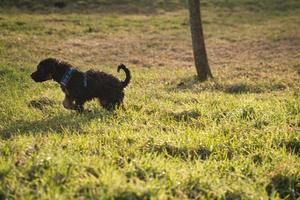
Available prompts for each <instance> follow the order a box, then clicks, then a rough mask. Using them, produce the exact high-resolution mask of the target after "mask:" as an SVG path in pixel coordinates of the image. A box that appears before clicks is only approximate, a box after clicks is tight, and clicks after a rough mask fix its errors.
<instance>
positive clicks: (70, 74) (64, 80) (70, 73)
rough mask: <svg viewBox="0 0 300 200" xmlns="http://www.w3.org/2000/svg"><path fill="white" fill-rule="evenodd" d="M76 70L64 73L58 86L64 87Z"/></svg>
mask: <svg viewBox="0 0 300 200" xmlns="http://www.w3.org/2000/svg"><path fill="white" fill-rule="evenodd" d="M75 71H76V70H75V69H74V68H70V69H69V70H68V71H67V72H66V73H65V75H64V76H63V77H62V79H61V81H60V84H61V85H62V86H64V87H66V86H67V85H68V83H69V81H70V79H71V78H72V75H73V73H74V72H75Z"/></svg>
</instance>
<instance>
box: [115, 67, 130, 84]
mask: <svg viewBox="0 0 300 200" xmlns="http://www.w3.org/2000/svg"><path fill="white" fill-rule="evenodd" d="M121 69H123V70H124V72H125V74H126V78H125V80H124V81H122V85H123V88H125V87H126V86H127V85H128V84H129V82H130V79H131V74H130V71H129V69H128V68H127V67H126V66H125V65H124V64H120V65H119V66H118V72H120V70H121Z"/></svg>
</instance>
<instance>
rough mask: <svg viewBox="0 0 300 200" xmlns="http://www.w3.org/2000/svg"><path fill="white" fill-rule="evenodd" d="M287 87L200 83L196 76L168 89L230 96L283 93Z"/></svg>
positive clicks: (215, 82)
mask: <svg viewBox="0 0 300 200" xmlns="http://www.w3.org/2000/svg"><path fill="white" fill-rule="evenodd" d="M286 88H287V87H286V85H284V84H282V83H272V84H262V83H257V84H249V83H244V82H239V83H222V82H219V81H216V80H210V81H206V82H200V81H199V80H198V79H197V77H196V76H193V77H189V78H185V79H182V80H181V81H179V83H177V84H176V85H175V86H171V87H169V88H167V89H168V90H172V91H178V90H181V91H185V90H191V91H193V92H201V91H220V92H224V93H228V94H244V93H264V92H273V91H283V90H285V89H286Z"/></svg>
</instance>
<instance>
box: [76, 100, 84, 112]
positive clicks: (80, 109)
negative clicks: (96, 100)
mask: <svg viewBox="0 0 300 200" xmlns="http://www.w3.org/2000/svg"><path fill="white" fill-rule="evenodd" d="M83 105H84V101H81V100H76V99H75V107H76V111H77V112H79V113H83V111H84V107H83Z"/></svg>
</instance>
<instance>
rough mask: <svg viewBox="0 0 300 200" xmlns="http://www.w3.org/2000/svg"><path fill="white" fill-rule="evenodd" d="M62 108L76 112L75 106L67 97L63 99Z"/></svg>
mask: <svg viewBox="0 0 300 200" xmlns="http://www.w3.org/2000/svg"><path fill="white" fill-rule="evenodd" d="M63 106H64V107H65V108H66V109H69V110H76V105H75V104H74V103H73V99H72V98H71V97H69V96H68V95H66V96H65V99H64V101H63Z"/></svg>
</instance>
